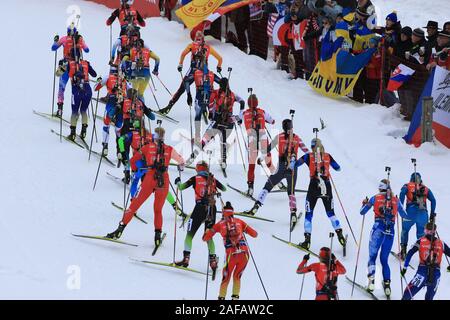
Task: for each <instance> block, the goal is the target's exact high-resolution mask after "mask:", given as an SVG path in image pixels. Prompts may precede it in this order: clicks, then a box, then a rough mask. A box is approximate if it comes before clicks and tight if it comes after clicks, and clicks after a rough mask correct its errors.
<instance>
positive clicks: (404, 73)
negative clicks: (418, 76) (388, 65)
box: [387, 64, 415, 91]
mask: <svg viewBox="0 0 450 320" xmlns="http://www.w3.org/2000/svg"><path fill="white" fill-rule="evenodd" d="M414 72H415V70H413V69H411V68H409V67H407V66H405V65H404V64H399V65H398V66H397V68H395V70H394V71H393V72H392V74H391V78H390V79H389V83H388V85H387V89H388V91H396V90H398V88H400V87H401V86H402V85H403V84H404V83H406V82H408V81H409V79H411V77H412V75H413V74H414Z"/></svg>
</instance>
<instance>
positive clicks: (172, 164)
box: [169, 162, 195, 170]
mask: <svg viewBox="0 0 450 320" xmlns="http://www.w3.org/2000/svg"><path fill="white" fill-rule="evenodd" d="M169 165H170V166H173V167H176V166H178V164H177V163H173V162H171V163H169ZM184 167H185V168H188V169H192V170H195V167H193V166H188V165H185V166H184Z"/></svg>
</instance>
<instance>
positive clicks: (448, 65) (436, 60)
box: [427, 31, 450, 70]
mask: <svg viewBox="0 0 450 320" xmlns="http://www.w3.org/2000/svg"><path fill="white" fill-rule="evenodd" d="M449 51H450V32H447V31H441V32H440V33H439V34H438V37H437V46H436V53H435V54H433V56H432V57H431V60H430V63H429V64H428V65H427V69H428V70H431V68H434V67H435V66H436V65H438V66H441V67H443V68H445V69H447V70H450V58H449Z"/></svg>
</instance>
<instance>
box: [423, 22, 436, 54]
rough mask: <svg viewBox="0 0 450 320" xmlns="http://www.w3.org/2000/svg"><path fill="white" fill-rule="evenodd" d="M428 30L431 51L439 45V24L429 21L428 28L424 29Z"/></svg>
mask: <svg viewBox="0 0 450 320" xmlns="http://www.w3.org/2000/svg"><path fill="white" fill-rule="evenodd" d="M424 28H426V29H427V35H428V36H427V41H428V47H429V48H430V50H432V49H433V48H435V47H436V45H437V37H438V31H439V27H438V23H437V22H436V21H432V20H430V21H428V23H427V26H426V27H424Z"/></svg>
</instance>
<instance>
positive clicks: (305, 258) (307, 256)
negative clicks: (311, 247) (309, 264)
mask: <svg viewBox="0 0 450 320" xmlns="http://www.w3.org/2000/svg"><path fill="white" fill-rule="evenodd" d="M308 260H309V253H308V254H305V255H304V256H303V261H308Z"/></svg>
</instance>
